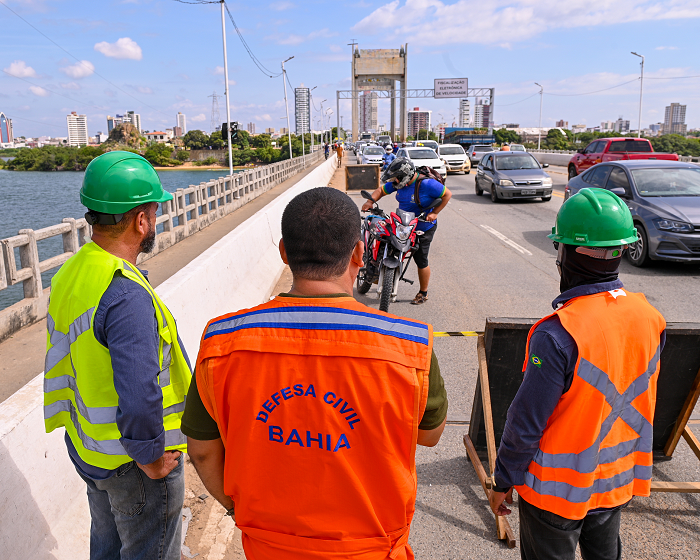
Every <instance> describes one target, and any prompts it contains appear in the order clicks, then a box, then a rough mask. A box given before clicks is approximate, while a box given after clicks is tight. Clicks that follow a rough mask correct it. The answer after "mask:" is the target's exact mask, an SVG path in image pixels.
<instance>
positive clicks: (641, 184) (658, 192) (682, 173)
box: [632, 167, 700, 196]
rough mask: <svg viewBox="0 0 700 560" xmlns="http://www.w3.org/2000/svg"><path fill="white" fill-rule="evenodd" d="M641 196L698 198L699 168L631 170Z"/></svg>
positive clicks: (699, 188) (699, 194)
mask: <svg viewBox="0 0 700 560" xmlns="http://www.w3.org/2000/svg"><path fill="white" fill-rule="evenodd" d="M632 178H633V179H634V184H635V185H636V186H637V191H638V192H639V194H640V195H641V196H700V168H697V169H696V168H687V167H686V168H678V167H669V168H665V169H633V170H632Z"/></svg>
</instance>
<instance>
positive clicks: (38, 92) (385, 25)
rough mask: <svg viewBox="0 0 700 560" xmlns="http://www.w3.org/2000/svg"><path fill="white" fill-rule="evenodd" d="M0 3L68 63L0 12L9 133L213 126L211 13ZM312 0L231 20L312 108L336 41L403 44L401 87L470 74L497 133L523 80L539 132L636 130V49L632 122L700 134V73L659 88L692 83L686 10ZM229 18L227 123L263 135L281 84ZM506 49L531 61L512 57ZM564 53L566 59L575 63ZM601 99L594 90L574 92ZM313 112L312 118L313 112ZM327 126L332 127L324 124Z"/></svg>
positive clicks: (454, 112) (453, 111)
mask: <svg viewBox="0 0 700 560" xmlns="http://www.w3.org/2000/svg"><path fill="white" fill-rule="evenodd" d="M9 5H10V7H12V9H13V10H15V11H16V12H17V13H18V14H19V15H21V16H22V17H23V18H25V19H26V20H27V21H28V22H30V23H31V24H32V25H33V26H35V27H36V28H37V29H39V30H40V31H41V32H42V33H45V34H46V35H47V36H48V37H51V39H52V40H53V41H56V43H58V44H59V45H61V47H62V48H64V49H66V50H67V51H68V52H69V53H70V54H71V55H72V56H74V57H75V59H72V58H70V56H68V55H67V54H66V52H64V51H62V50H61V49H60V48H58V47H56V46H55V45H53V44H52V43H50V42H49V41H48V40H47V39H46V38H44V37H42V35H40V34H39V33H38V32H37V31H35V30H34V29H32V28H31V27H29V26H28V25H27V24H26V23H25V22H23V21H22V20H21V19H19V18H18V17H17V16H15V15H14V14H13V13H12V12H10V11H9V10H7V9H5V8H4V7H2V6H0V21H1V22H2V23H3V30H4V33H3V39H2V40H0V44H2V45H3V49H2V51H0V52H1V53H2V54H1V55H0V69H2V70H3V72H2V73H0V92H2V95H1V96H0V104H1V105H2V110H3V111H4V113H5V115H7V116H8V117H9V118H12V119H13V121H14V122H13V125H14V132H15V136H18V135H19V136H39V135H45V134H52V135H57V134H61V133H60V132H58V128H62V129H64V130H65V123H62V122H61V121H62V119H63V118H64V117H63V115H65V114H67V113H69V112H70V111H72V110H76V111H78V112H79V113H80V114H86V115H87V117H88V119H89V120H90V122H104V119H106V117H107V115H110V114H112V115H113V114H114V113H113V111H114V108H115V107H125V106H127V107H131V108H132V109H133V110H135V111H136V112H137V113H139V114H140V115H141V116H142V120H143V122H142V128H144V129H147V130H154V129H164V128H166V127H171V126H173V123H172V116H171V115H172V114H173V113H177V112H178V111H182V112H183V113H185V112H186V113H187V114H188V115H190V117H188V120H189V121H190V122H189V123H188V125H189V126H188V127H187V129H188V130H189V129H193V128H197V129H201V130H204V131H206V132H210V131H209V121H210V114H211V100H210V99H208V98H207V96H208V95H210V94H211V90H212V88H214V89H215V90H216V91H217V92H219V93H223V89H224V88H223V85H224V84H223V67H222V66H223V62H222V56H221V21H220V19H219V17H218V10H219V8H218V6H205V5H197V6H192V5H186V4H179V3H175V2H171V3H168V4H167V5H164V4H162V3H159V2H155V1H151V0H129V1H128V2H122V3H118V4H114V5H111V4H110V5H109V6H108V5H104V6H103V5H101V4H94V3H88V2H86V1H84V0H74V1H72V2H70V3H68V2H65V1H59V0H41V1H36V2H29V3H22V4H9ZM317 5H318V3H317V2H309V3H303V4H295V3H293V2H267V3H265V4H264V6H263V7H264V8H265V9H262V10H261V9H260V6H257V5H256V6H247V5H238V4H237V5H232V6H231V10H232V14H233V16H234V17H235V18H236V20H237V23H238V25H239V27H240V29H241V32H242V33H243V35H244V36H245V37H246V40H247V42H248V43H249V45H250V47H251V48H252V50H253V51H254V52H255V55H256V57H257V58H258V59H259V60H260V61H261V62H262V64H263V65H264V67H265V68H266V69H269V70H270V71H271V72H276V70H275V69H276V68H277V69H278V68H279V63H280V62H281V60H284V59H285V58H288V57H289V56H291V55H294V56H295V58H294V59H293V60H291V61H290V62H289V63H288V64H287V72H288V77H289V80H290V84H291V86H293V87H299V84H301V83H302V82H304V83H306V84H309V87H313V86H318V89H317V90H316V91H314V102H316V103H317V102H318V101H320V100H321V99H327V100H328V102H327V105H326V106H330V107H332V108H333V110H334V113H335V92H336V90H339V89H348V86H349V78H350V77H349V71H348V65H349V62H350V48H349V47H347V46H346V43H348V42H350V41H351V38H353V37H354V38H356V40H357V42H358V43H359V44H360V48H396V47H398V46H399V45H400V44H402V43H403V42H404V41H406V40H407V39H408V40H409V46H408V49H409V51H410V53H411V56H410V62H409V68H408V71H409V73H408V75H409V81H408V87H410V88H430V87H432V80H433V79H434V78H439V77H443V78H444V77H457V76H460V77H461V76H465V77H468V78H469V83H470V86H473V87H495V88H496V99H495V105H494V109H495V114H494V118H495V121H496V122H497V123H506V122H520V123H522V124H523V126H536V125H537V121H538V116H539V96H538V95H537V92H538V88H537V87H536V86H535V85H534V84H533V82H534V81H537V82H538V83H541V84H543V86H544V92H545V95H544V100H543V101H544V102H543V115H542V124H543V126H554V124H555V122H556V120H558V119H559V118H561V115H566V117H567V119H568V120H569V122H576V123H582V124H586V125H587V126H588V127H591V126H597V123H600V122H602V121H603V120H605V119H607V118H609V116H610V115H620V114H625V115H629V116H630V117H632V116H633V115H634V118H630V120H631V123H630V124H631V128H632V129H636V128H637V118H636V116H637V112H638V108H639V80H638V77H639V61H638V59H637V58H636V57H634V56H632V55H631V54H630V51H632V50H635V51H636V52H639V53H641V54H644V55H645V57H646V63H645V79H644V104H643V110H642V124H643V126H648V124H647V125H645V124H644V123H657V122H662V121H663V119H664V108H665V107H666V106H669V105H670V103H672V102H676V101H679V100H680V102H681V103H682V104H684V105H686V106H687V108H688V111H687V117H686V124H687V128H694V127H696V126H698V125H700V112H698V111H695V112H694V108H695V107H698V106H700V88H698V84H700V79H694V78H692V79H673V80H669V79H667V78H680V77H683V76H696V75H700V68H699V66H700V63H698V62H697V61H696V57H695V56H694V45H693V42H692V37H693V28H694V26H695V24H696V20H697V19H698V18H700V3H698V2H697V0H691V1H690V2H686V3H685V4H684V6H683V7H682V8H681V7H680V5H678V6H677V5H675V4H672V5H669V6H668V7H667V8H666V9H665V10H664V12H663V14H659V13H657V12H655V11H654V10H653V9H652V8H653V2H651V1H650V0H629V2H628V4H626V5H625V9H624V10H623V9H622V8H621V7H619V6H615V5H610V6H609V7H608V6H607V5H606V6H605V7H602V8H601V7H594V6H591V7H590V8H584V7H577V9H576V11H575V12H571V11H570V10H569V9H567V8H566V7H565V6H559V5H553V7H549V5H546V6H545V5H543V6H540V7H531V6H530V4H529V3H528V2H526V1H525V0H517V1H508V0H501V1H499V2H497V4H494V5H493V6H491V5H483V6H471V7H469V9H467V5H466V4H465V0H450V1H440V0H431V2H429V3H427V4H426V3H424V2H418V1H416V0H401V1H395V2H388V1H386V0H384V1H381V0H370V1H364V2H363V3H362V4H361V5H360V6H356V5H353V6H338V7H334V10H335V11H337V14H338V15H339V16H340V17H339V18H334V19H336V20H337V21H338V22H339V23H334V22H331V21H327V18H324V17H323V15H322V14H320V13H317V12H318V10H316V7H317ZM429 5H430V6H433V7H432V8H431V7H429ZM506 8H508V9H509V10H512V11H513V13H517V14H519V15H520V16H521V17H520V19H518V25H517V26H516V25H515V24H513V23H510V22H509V21H500V20H499V17H500V16H499V13H500V11H502V10H504V9H506ZM631 14H634V17H633V16H632V15H631ZM467 15H468V16H469V17H468V18H467ZM270 16H272V17H270ZM465 18H467V19H468V20H469V21H467V22H466V23H468V24H469V25H470V26H472V27H473V29H472V31H471V32H470V33H469V34H464V33H462V31H461V29H462V27H463V26H464V25H465ZM183 19H185V20H186V21H187V23H188V28H189V29H191V30H192V32H196V33H198V41H199V43H198V48H197V49H189V50H188V49H184V50H178V51H177V54H175V52H174V51H173V52H169V50H168V49H165V48H163V42H164V41H165V42H167V41H169V40H170V38H171V36H172V29H174V28H175V26H176V25H178V24H179V23H180V22H181V21H182V20H183ZM470 21H471V23H470ZM474 21H476V22H477V23H473V22H474ZM226 24H227V31H228V52H229V74H230V75H229V80H230V82H231V84H230V85H231V117H232V120H237V121H239V122H255V123H256V124H257V125H258V127H259V129H262V128H263V127H268V126H270V125H271V124H272V123H273V122H275V121H278V120H279V118H280V117H283V116H284V114H285V111H284V101H283V88H282V83H281V81H280V78H275V79H274V80H271V79H270V78H269V77H268V76H266V75H265V73H264V72H262V71H259V70H258V68H256V66H255V65H254V64H253V62H252V61H251V59H250V58H248V56H247V53H246V52H245V50H244V49H243V47H242V46H241V44H240V41H239V40H238V38H237V37H236V34H235V31H234V30H233V28H232V25H231V22H230V21H229V20H227V21H226ZM494 24H498V25H499V30H500V31H499V33H498V34H496V35H497V37H495V38H494V37H493V34H492V33H491V32H490V29H491V28H489V27H488V26H493V25H494ZM612 29H614V30H615V32H614V33H611V30H612ZM487 30H488V32H487ZM572 32H575V33H577V34H578V35H580V36H581V37H584V36H585V39H586V44H587V45H589V47H588V48H589V50H590V52H589V54H588V56H586V57H576V56H575V55H574V54H572V53H571V52H569V51H567V49H561V48H560V45H561V44H568V43H569V41H570V36H571V33H572ZM514 51H517V52H518V54H519V56H522V57H523V58H525V59H529V60H532V61H533V62H536V63H535V64H525V65H523V64H516V63H514V61H513V56H512V54H513V52H514ZM203 53H206V54H203ZM484 56H488V58H489V60H490V61H491V63H490V64H488V65H478V66H471V67H470V66H469V65H467V64H466V63H462V62H461V61H462V60H465V61H466V60H471V59H476V60H480V59H483V57H484ZM574 59H575V60H576V64H571V62H572V61H573V60H574ZM272 75H274V74H272ZM100 76H103V77H104V79H103V78H102V77H100ZM626 82H628V83H626ZM620 84H623V85H620ZM617 86H619V87H617ZM599 90H606V91H602V92H600V93H593V94H591V95H583V96H572V95H573V94H578V93H591V92H598V91H599ZM473 102H474V101H473V100H472V103H473ZM222 105H223V103H222ZM421 106H424V107H425V108H426V109H428V110H432V111H434V112H435V113H436V114H437V113H442V114H443V117H444V120H445V121H446V122H452V121H457V122H459V116H458V106H457V103H456V100H454V99H452V100H434V99H426V100H425V101H423V100H421ZM340 107H341V111H340V114H341V115H342V116H343V117H344V118H345V122H346V123H347V122H349V114H350V102H349V101H343V102H341V104H340ZM474 107H475V106H474V105H472V108H474ZM222 108H223V106H222ZM290 109H291V108H290ZM311 110H312V113H313V114H312V119H313V120H314V122H315V120H316V119H317V118H318V111H317V110H318V107H316V109H314V108H313V107H312V109H311ZM290 112H291V111H290ZM388 112H389V111H388V103H386V102H383V101H382V100H380V101H379V103H378V123H379V124H381V123H384V122H388V120H389V119H388ZM473 114H474V111H473V109H472V115H473ZM290 117H291V115H290ZM332 121H333V122H332V125H333V126H335V115H333V117H332ZM102 127H103V125H100V128H102ZM292 127H293V128H292V129H293V130H294V128H295V127H294V123H292Z"/></svg>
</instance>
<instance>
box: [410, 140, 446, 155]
mask: <svg viewBox="0 0 700 560" xmlns="http://www.w3.org/2000/svg"><path fill="white" fill-rule="evenodd" d="M413 145H414V146H415V147H416V148H432V149H433V150H435V152H437V151H438V147H439V146H440V144H438V143H437V142H436V141H435V140H416V141H415V142H414V143H413Z"/></svg>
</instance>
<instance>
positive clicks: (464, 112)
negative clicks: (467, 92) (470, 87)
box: [459, 99, 471, 128]
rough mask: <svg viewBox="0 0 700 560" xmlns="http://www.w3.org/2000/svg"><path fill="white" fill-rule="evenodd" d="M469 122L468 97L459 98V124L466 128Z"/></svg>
mask: <svg viewBox="0 0 700 560" xmlns="http://www.w3.org/2000/svg"><path fill="white" fill-rule="evenodd" d="M470 122H471V113H470V111H469V99H460V100H459V126H460V127H462V128H466V127H468V126H469V123H470Z"/></svg>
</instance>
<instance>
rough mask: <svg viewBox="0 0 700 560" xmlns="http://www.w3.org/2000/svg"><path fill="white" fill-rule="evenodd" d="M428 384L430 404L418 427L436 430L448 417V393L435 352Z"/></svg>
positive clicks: (426, 406) (431, 360)
mask: <svg viewBox="0 0 700 560" xmlns="http://www.w3.org/2000/svg"><path fill="white" fill-rule="evenodd" d="M428 384H429V385H428V403H427V404H426V405H425V412H424V413H423V418H421V421H420V424H419V425H418V428H419V429H421V430H434V429H435V428H438V427H440V424H442V422H443V420H444V419H445V418H446V417H447V391H445V381H444V380H443V379H442V374H441V373H440V365H439V364H438V360H437V356H436V355H435V351H433V355H432V357H431V358H430V374H429V376H428Z"/></svg>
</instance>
